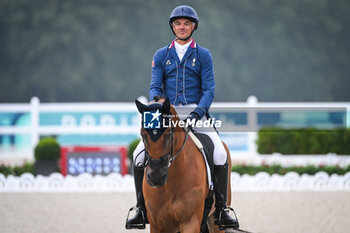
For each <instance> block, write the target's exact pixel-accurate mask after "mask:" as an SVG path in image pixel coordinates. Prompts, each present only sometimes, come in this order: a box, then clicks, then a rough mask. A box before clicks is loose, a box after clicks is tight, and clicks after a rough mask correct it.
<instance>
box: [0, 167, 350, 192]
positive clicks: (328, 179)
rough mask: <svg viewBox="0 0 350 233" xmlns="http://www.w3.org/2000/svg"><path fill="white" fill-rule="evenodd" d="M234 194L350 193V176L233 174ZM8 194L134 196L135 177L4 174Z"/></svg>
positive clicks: (0, 185) (0, 181) (1, 180)
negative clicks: (101, 193)
mask: <svg viewBox="0 0 350 233" xmlns="http://www.w3.org/2000/svg"><path fill="white" fill-rule="evenodd" d="M231 187H232V191H233V192H271V191H277V192H289V191H323V192H324V191H332V192H334V191H347V192H349V191H350V172H348V173H346V174H345V175H337V174H332V175H328V174H327V173H325V172H318V173H316V174H315V175H306V174H303V175H299V174H297V173H295V172H289V173H287V174H286V175H283V176H281V175H277V174H274V175H269V174H268V173H266V172H260V173H257V174H256V175H253V176H251V175H246V174H245V175H239V174H238V173H236V172H232V174H231ZM4 192H43V193H50V192H59V193H60V192H63V193H65V192H134V181H133V177H132V176H131V175H125V176H121V175H120V174H117V173H112V174H110V175H108V176H100V175H96V176H92V175H91V174H86V173H85V174H81V175H79V176H70V175H68V176H66V177H64V176H63V175H62V174H60V173H53V174H51V175H50V176H41V175H38V176H36V177H35V176H34V175H33V174H30V173H24V174H22V175H21V176H19V177H16V176H12V175H9V176H7V177H5V176H4V175H3V174H0V193H4Z"/></svg>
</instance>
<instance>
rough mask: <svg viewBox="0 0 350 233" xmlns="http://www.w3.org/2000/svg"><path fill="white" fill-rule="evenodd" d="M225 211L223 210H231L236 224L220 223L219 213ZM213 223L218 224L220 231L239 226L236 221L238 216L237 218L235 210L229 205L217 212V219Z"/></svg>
mask: <svg viewBox="0 0 350 233" xmlns="http://www.w3.org/2000/svg"><path fill="white" fill-rule="evenodd" d="M223 211H225V212H230V211H232V212H233V213H234V215H235V220H236V222H237V224H232V225H222V221H221V214H222V212H223ZM214 224H216V225H218V226H219V229H220V231H223V230H226V229H235V230H236V229H238V228H239V222H238V218H237V215H236V212H235V210H234V209H233V208H231V207H226V208H224V209H222V210H221V211H220V213H219V218H218V219H217V221H215V222H214Z"/></svg>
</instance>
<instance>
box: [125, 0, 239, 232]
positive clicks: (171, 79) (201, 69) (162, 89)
mask: <svg viewBox="0 0 350 233" xmlns="http://www.w3.org/2000/svg"><path fill="white" fill-rule="evenodd" d="M198 22H199V18H198V15H197V13H196V11H195V10H194V9H193V8H192V7H190V6H185V5H182V6H178V7H176V8H175V9H174V10H173V11H172V12H171V15H170V18H169V25H170V28H171V30H172V32H173V33H174V35H175V36H176V38H175V40H173V41H172V43H171V44H170V45H168V46H166V47H163V48H160V49H159V50H157V51H156V53H155V55H154V57H153V61H152V80H151V85H150V90H149V95H150V99H151V100H156V101H157V100H158V99H160V98H163V97H164V98H169V99H170V102H171V104H172V105H173V106H174V107H175V109H176V111H177V112H181V109H185V112H188V115H187V117H185V119H182V120H185V121H191V122H193V121H198V120H206V119H208V116H209V114H208V110H209V107H210V105H211V103H212V101H213V99H214V93H215V79H214V70H213V58H212V55H211V54H210V52H209V50H208V49H206V48H204V47H202V46H199V45H198V44H197V43H195V41H194V40H193V38H192V34H193V32H194V31H195V30H196V29H197V28H198ZM193 129H194V130H196V131H199V132H201V133H204V134H207V135H208V136H209V137H210V138H211V140H212V141H213V143H214V177H215V179H214V190H215V208H216V210H215V213H214V216H215V224H217V225H221V226H225V228H238V222H237V221H236V220H235V219H234V218H232V217H231V216H230V215H229V214H228V213H227V211H225V208H226V202H227V197H226V194H227V183H228V180H227V179H228V178H227V177H228V163H227V153H226V151H225V148H224V146H223V144H222V141H221V139H220V137H219V135H218V134H217V133H216V132H215V130H213V129H212V130H208V129H203V128H199V127H194V128H193ZM144 159H145V153H144V144H143V142H142V141H141V142H140V143H139V144H138V146H137V148H136V149H135V151H134V163H133V164H134V165H133V173H134V180H135V187H136V197H137V204H136V207H137V211H136V215H135V216H134V217H133V218H131V219H129V220H127V222H126V226H127V228H140V226H141V225H142V224H143V223H144V222H147V214H146V207H145V201H144V197H143V191H142V182H143V176H144V166H143V164H144Z"/></svg>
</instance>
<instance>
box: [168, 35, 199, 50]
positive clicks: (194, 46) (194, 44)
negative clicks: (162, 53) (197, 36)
mask: <svg viewBox="0 0 350 233" xmlns="http://www.w3.org/2000/svg"><path fill="white" fill-rule="evenodd" d="M174 47H175V40H173V41H172V42H171V44H170V45H169V49H171V48H174ZM190 47H191V48H192V49H195V48H197V44H196V42H195V41H194V39H193V38H192V42H191V44H190Z"/></svg>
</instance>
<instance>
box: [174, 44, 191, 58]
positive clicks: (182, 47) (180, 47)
mask: <svg viewBox="0 0 350 233" xmlns="http://www.w3.org/2000/svg"><path fill="white" fill-rule="evenodd" d="M191 43H192V40H191V41H190V42H188V43H186V44H184V45H181V44H179V43H177V42H176V41H175V43H174V45H175V50H176V53H177V55H178V56H179V58H180V61H181V60H182V58H183V56H184V55H185V53H186V51H187V49H188V47H189V46H190V44H191Z"/></svg>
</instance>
